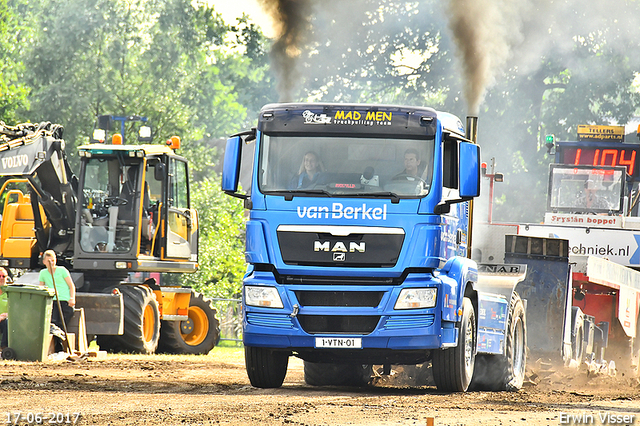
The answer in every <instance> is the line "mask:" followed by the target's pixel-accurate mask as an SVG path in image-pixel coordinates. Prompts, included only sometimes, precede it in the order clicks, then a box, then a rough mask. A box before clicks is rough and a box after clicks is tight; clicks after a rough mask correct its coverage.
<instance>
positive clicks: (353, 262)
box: [277, 225, 404, 268]
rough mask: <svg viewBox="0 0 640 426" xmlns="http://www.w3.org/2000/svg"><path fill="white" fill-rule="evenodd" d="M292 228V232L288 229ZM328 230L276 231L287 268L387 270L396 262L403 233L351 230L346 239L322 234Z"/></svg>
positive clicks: (364, 228) (360, 228)
mask: <svg viewBox="0 0 640 426" xmlns="http://www.w3.org/2000/svg"><path fill="white" fill-rule="evenodd" d="M289 228H292V229H289ZM324 228H331V227H313V226H309V227H287V226H284V225H281V226H280V227H278V231H277V232H278V244H279V246H280V253H281V254H282V260H283V261H284V263H286V264H287V265H300V266H333V267H356V268H357V267H371V266H375V267H382V268H391V267H393V266H394V265H395V264H396V262H397V261H398V257H399V256H400V250H401V249H402V243H403V242H404V231H402V229H395V228H390V230H391V231H392V232H389V233H378V232H374V231H370V230H367V227H352V228H355V229H351V230H352V231H353V232H352V233H350V234H349V235H338V236H336V235H332V234H331V233H330V232H325V231H326V229H324Z"/></svg>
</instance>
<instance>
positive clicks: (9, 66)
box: [0, 0, 28, 125]
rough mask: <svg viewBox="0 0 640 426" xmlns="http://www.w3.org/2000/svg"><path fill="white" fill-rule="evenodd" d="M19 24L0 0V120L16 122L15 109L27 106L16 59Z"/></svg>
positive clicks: (5, 2) (12, 12) (4, 1)
mask: <svg viewBox="0 0 640 426" xmlns="http://www.w3.org/2000/svg"><path fill="white" fill-rule="evenodd" d="M21 30H24V28H22V27H21V25H20V24H19V20H18V17H17V16H16V14H15V12H14V10H13V9H12V8H10V7H9V5H8V3H7V0H0V120H2V121H4V122H5V123H6V124H9V125H13V124H16V123H15V121H16V119H17V118H16V115H15V113H16V110H17V109H19V108H25V107H27V106H28V101H27V98H26V95H27V88H26V87H25V86H24V84H23V83H22V82H20V79H19V73H20V71H21V69H22V68H23V67H22V64H20V63H19V61H17V60H16V59H17V58H16V54H15V53H16V51H17V50H18V48H17V45H18V34H19V32H20V31H21Z"/></svg>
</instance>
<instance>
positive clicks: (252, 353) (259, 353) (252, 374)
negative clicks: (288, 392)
mask: <svg viewBox="0 0 640 426" xmlns="http://www.w3.org/2000/svg"><path fill="white" fill-rule="evenodd" d="M244 362H245V365H246V367H247V375H248V376H249V381H250V382H251V386H254V387H256V388H279V387H280V386H282V383H283V382H284V377H285V376H286V375H287V366H288V365H289V354H288V353H287V352H283V351H277V350H273V349H268V348H259V347H253V346H245V347H244Z"/></svg>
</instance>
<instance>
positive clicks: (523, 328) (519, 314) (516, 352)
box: [470, 292, 527, 391]
mask: <svg viewBox="0 0 640 426" xmlns="http://www.w3.org/2000/svg"><path fill="white" fill-rule="evenodd" d="M506 334H507V336H506V343H505V349H504V353H503V354H499V355H489V354H481V355H478V357H477V358H476V365H475V370H474V373H473V380H472V382H471V386H470V388H471V389H473V390H488V391H517V390H520V389H522V384H523V383H524V375H525V368H526V365H527V364H526V363H527V325H526V318H525V311H524V303H522V299H521V298H520V296H518V294H517V293H515V292H514V293H513V295H512V297H511V303H510V305H509V314H508V316H507V328H506Z"/></svg>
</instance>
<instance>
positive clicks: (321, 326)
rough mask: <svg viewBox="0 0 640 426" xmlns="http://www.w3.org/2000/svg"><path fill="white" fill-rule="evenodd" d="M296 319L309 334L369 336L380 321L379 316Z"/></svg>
mask: <svg viewBox="0 0 640 426" xmlns="http://www.w3.org/2000/svg"><path fill="white" fill-rule="evenodd" d="M297 318H298V321H299V322H300V326H301V327H302V329H303V330H304V331H305V332H307V333H309V334H324V333H328V334H369V333H371V332H372V331H373V330H375V328H376V326H377V325H378V322H379V321H380V316H379V315H351V316H344V315H341V316H332V315H298V316H297Z"/></svg>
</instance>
